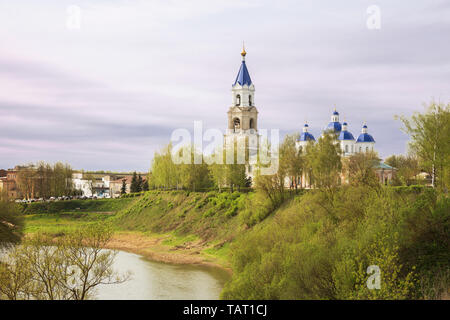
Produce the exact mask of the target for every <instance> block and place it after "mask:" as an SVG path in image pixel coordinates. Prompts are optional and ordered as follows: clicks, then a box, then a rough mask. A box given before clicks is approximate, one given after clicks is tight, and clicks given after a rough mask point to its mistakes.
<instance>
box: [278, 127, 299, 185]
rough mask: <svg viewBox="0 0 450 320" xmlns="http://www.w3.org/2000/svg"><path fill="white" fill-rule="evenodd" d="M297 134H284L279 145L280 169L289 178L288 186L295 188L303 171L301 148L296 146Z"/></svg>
mask: <svg viewBox="0 0 450 320" xmlns="http://www.w3.org/2000/svg"><path fill="white" fill-rule="evenodd" d="M297 140H298V134H293V135H286V137H285V138H284V141H283V143H282V144H281V146H280V170H281V171H283V175H285V176H286V177H288V179H289V187H290V188H295V189H297V186H298V182H299V180H300V179H301V177H302V173H303V165H304V160H303V154H302V149H301V148H297V146H296V141H297Z"/></svg>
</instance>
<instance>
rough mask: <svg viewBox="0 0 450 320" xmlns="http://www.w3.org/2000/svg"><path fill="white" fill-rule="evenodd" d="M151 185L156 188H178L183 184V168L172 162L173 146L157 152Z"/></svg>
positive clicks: (153, 163) (154, 158)
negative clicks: (181, 176) (181, 177)
mask: <svg viewBox="0 0 450 320" xmlns="http://www.w3.org/2000/svg"><path fill="white" fill-rule="evenodd" d="M151 175H152V179H151V180H150V183H151V184H152V186H153V187H155V188H177V189H178V187H179V185H180V184H181V182H180V180H181V179H180V175H181V168H180V167H179V166H178V165H175V164H174V163H173V161H172V145H171V144H169V145H168V146H167V147H166V148H164V149H163V150H161V151H160V152H155V155H154V157H153V161H152V167H151Z"/></svg>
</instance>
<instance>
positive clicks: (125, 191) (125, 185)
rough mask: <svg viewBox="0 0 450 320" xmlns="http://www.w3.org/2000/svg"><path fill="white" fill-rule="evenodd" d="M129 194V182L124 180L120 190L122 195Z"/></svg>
mask: <svg viewBox="0 0 450 320" xmlns="http://www.w3.org/2000/svg"><path fill="white" fill-rule="evenodd" d="M126 193H127V180H126V179H123V180H122V188H121V189H120V194H126Z"/></svg>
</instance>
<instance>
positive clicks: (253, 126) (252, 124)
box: [250, 118, 255, 129]
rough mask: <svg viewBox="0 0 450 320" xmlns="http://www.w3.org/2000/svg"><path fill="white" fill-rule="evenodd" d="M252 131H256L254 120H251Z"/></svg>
mask: <svg viewBox="0 0 450 320" xmlns="http://www.w3.org/2000/svg"><path fill="white" fill-rule="evenodd" d="M250 129H255V120H253V118H251V119H250Z"/></svg>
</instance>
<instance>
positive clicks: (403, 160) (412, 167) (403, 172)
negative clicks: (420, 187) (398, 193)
mask: <svg viewBox="0 0 450 320" xmlns="http://www.w3.org/2000/svg"><path fill="white" fill-rule="evenodd" d="M385 162H386V163H387V164H388V165H390V166H391V167H394V168H396V169H397V171H396V174H395V180H396V181H398V184H402V185H407V186H409V185H411V184H414V183H416V182H417V175H418V174H419V173H420V165H419V160H418V159H417V157H414V156H411V155H408V156H403V155H392V156H390V157H388V158H386V160H385Z"/></svg>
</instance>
